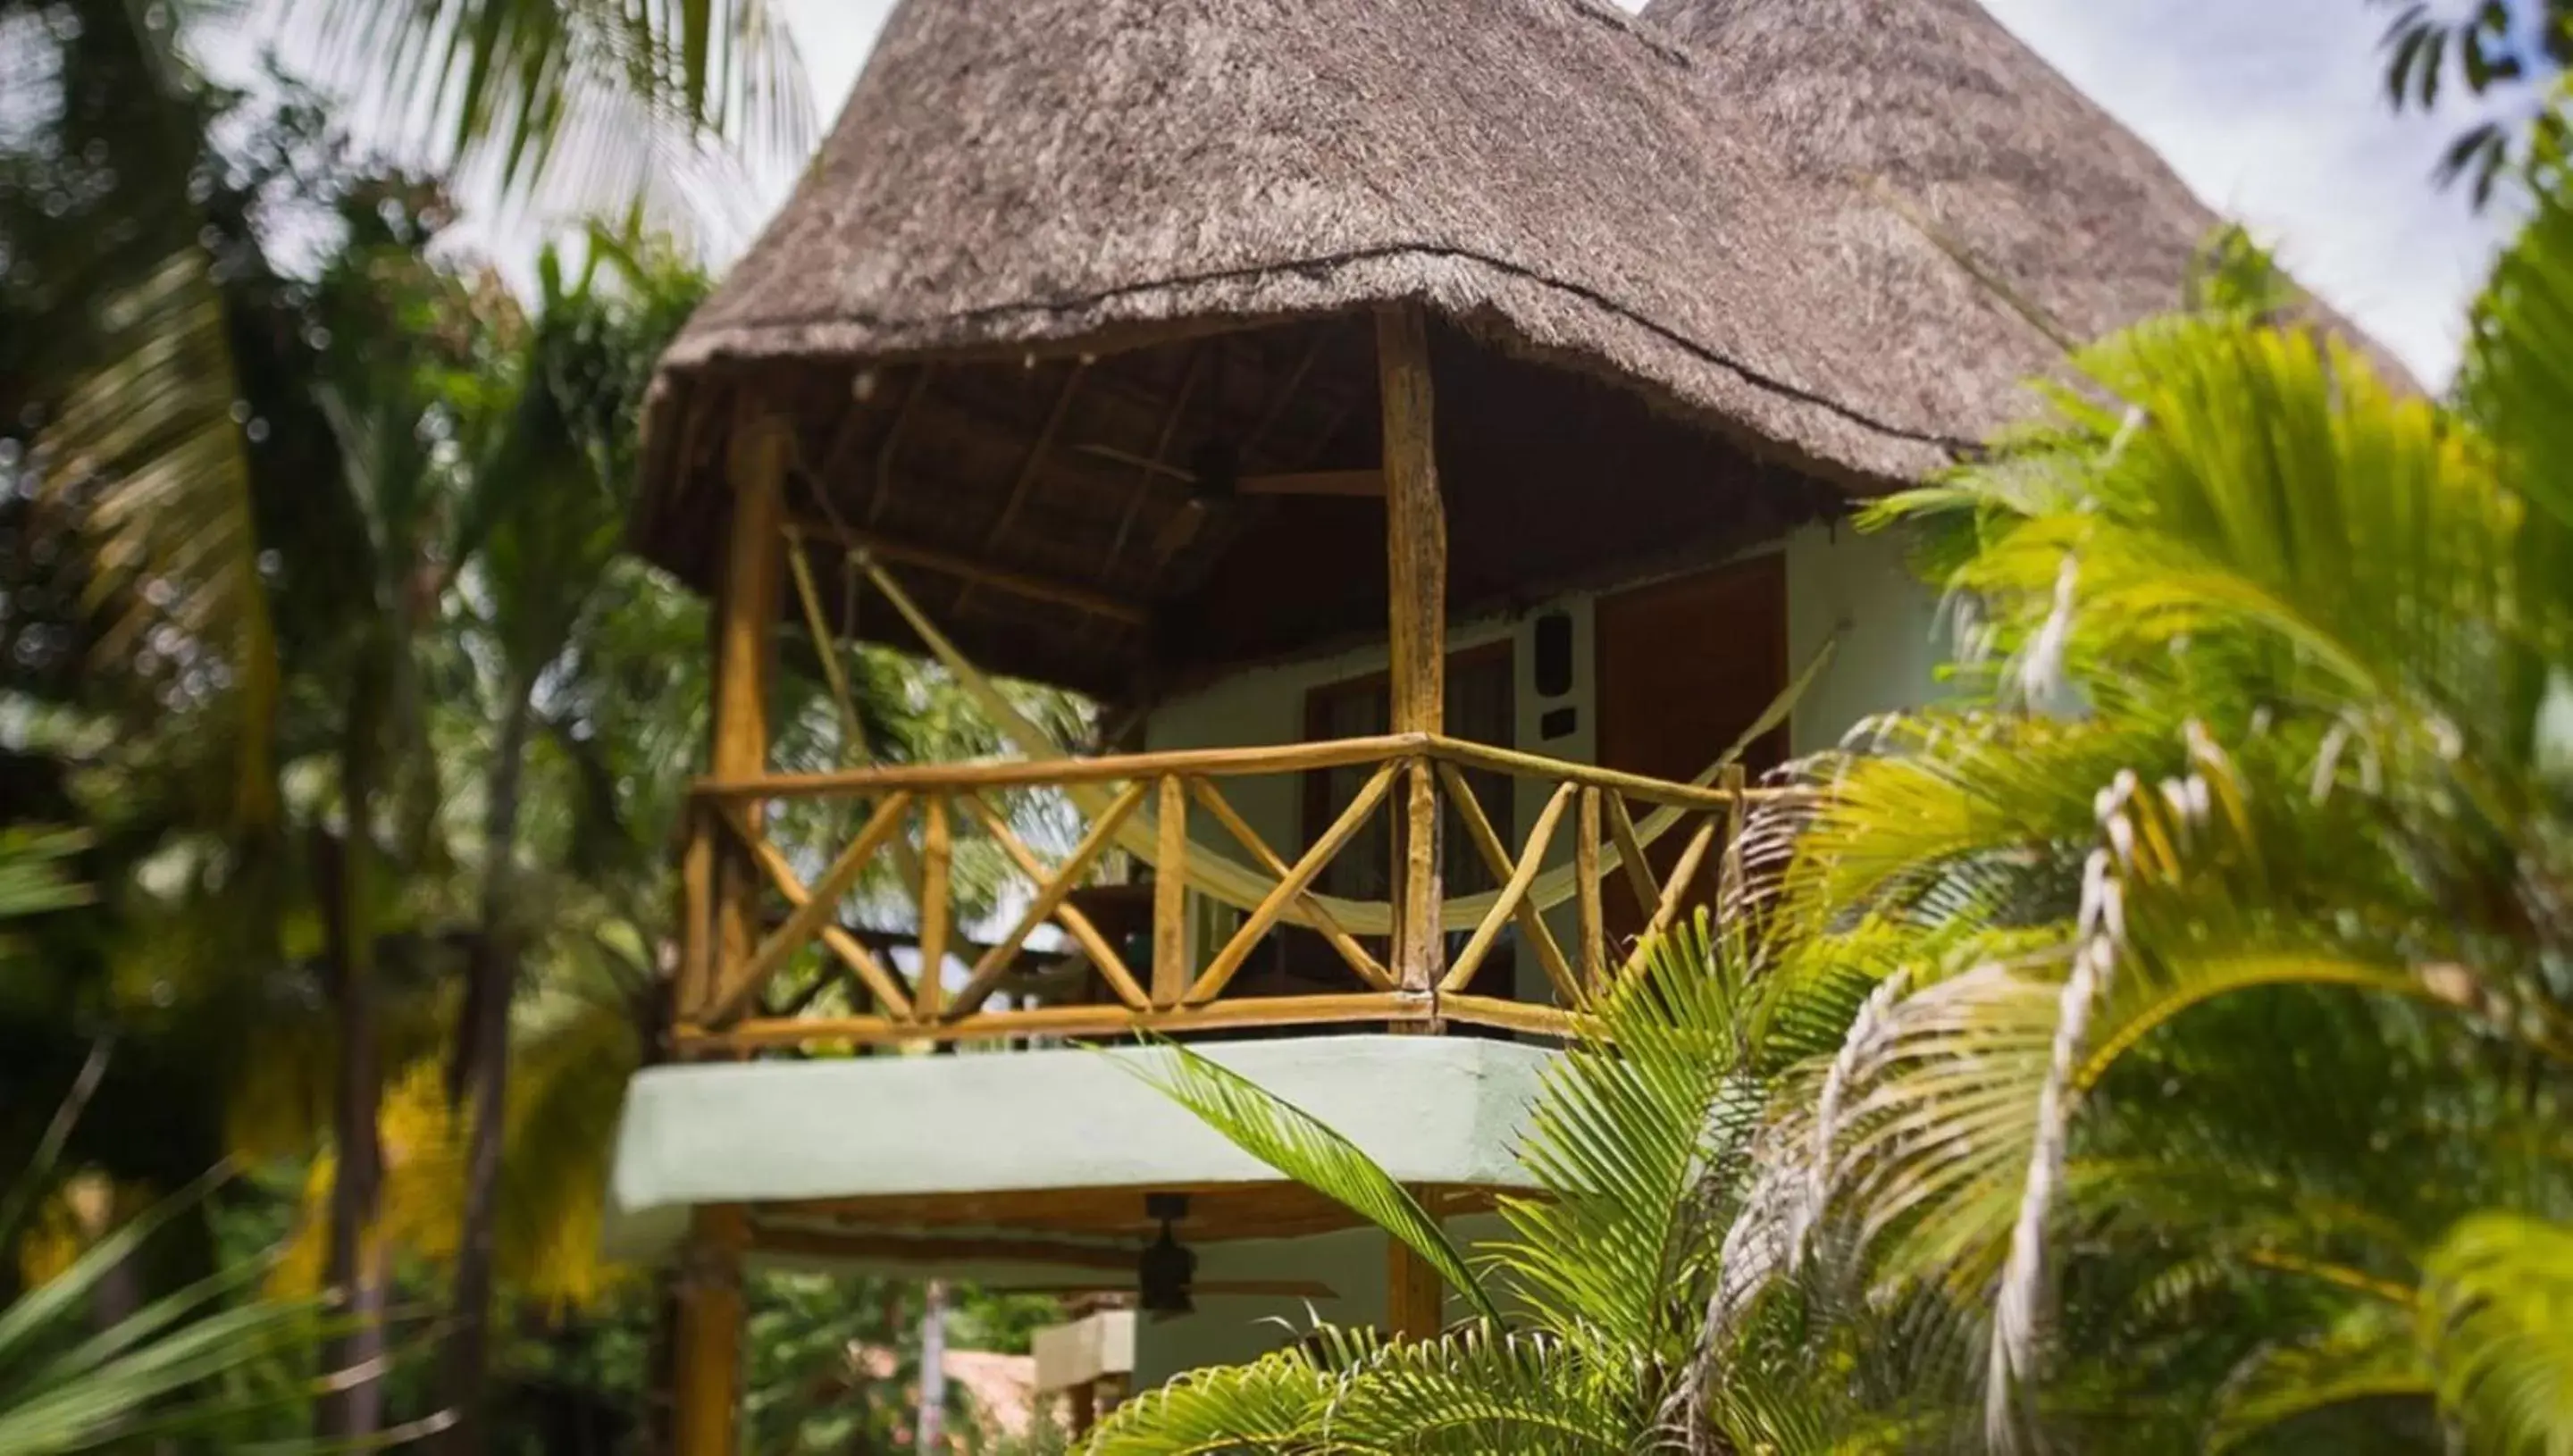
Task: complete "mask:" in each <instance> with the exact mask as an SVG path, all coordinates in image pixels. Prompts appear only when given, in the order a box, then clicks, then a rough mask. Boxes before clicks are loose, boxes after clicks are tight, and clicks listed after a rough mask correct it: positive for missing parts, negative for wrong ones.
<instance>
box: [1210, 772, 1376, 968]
mask: <svg viewBox="0 0 2573 1456" xmlns="http://www.w3.org/2000/svg"><path fill="white" fill-rule="evenodd" d="M1189 792H1190V794H1191V795H1193V796H1194V797H1195V798H1196V799H1197V801H1198V802H1199V803H1200V804H1203V805H1205V806H1206V811H1207V812H1208V813H1209V814H1212V815H1214V816H1215V821H1216V822H1217V823H1218V824H1221V825H1223V826H1224V827H1225V832H1226V833H1228V834H1231V835H1232V836H1233V837H1234V840H1235V841H1236V842H1237V843H1239V844H1240V845H1241V846H1242V847H1243V848H1244V849H1246V850H1249V851H1250V852H1251V857H1252V858H1253V859H1254V860H1256V861H1258V862H1259V864H1260V867H1261V868H1262V869H1264V870H1267V871H1268V872H1269V873H1271V874H1273V875H1275V876H1277V877H1278V878H1279V879H1280V880H1281V881H1284V880H1285V879H1286V878H1287V862H1286V861H1285V860H1284V859H1282V858H1280V857H1279V854H1278V851H1276V850H1274V849H1271V848H1270V847H1269V841H1268V840H1266V839H1263V838H1261V836H1260V831H1259V830H1256V829H1254V828H1252V827H1251V823H1250V821H1249V820H1246V819H1244V818H1243V817H1242V815H1241V814H1240V813H1239V812H1237V811H1236V810H1235V809H1234V807H1233V802H1232V801H1231V800H1229V799H1227V798H1225V797H1224V794H1223V792H1222V791H1220V790H1219V789H1217V788H1216V786H1215V782H1214V781H1213V780H1211V779H1197V778H1193V779H1191V780H1189ZM1295 904H1296V905H1297V906H1298V907H1299V908H1301V909H1302V910H1303V912H1304V913H1305V915H1306V916H1307V917H1308V918H1309V919H1310V920H1311V921H1312V923H1313V929H1314V930H1316V931H1318V932H1319V933H1320V934H1321V937H1322V939H1323V940H1325V941H1328V942H1329V943H1330V946H1331V949H1332V950H1334V951H1337V952H1339V953H1340V959H1341V960H1343V961H1346V962H1347V963H1348V965H1349V969H1350V970H1352V971H1355V972H1356V973H1357V974H1358V979H1359V980H1361V981H1364V982H1365V983H1366V984H1368V985H1369V986H1372V987H1374V988H1376V989H1377V990H1378V991H1391V990H1393V977H1392V976H1391V975H1389V974H1388V973H1387V972H1386V971H1385V969H1384V967H1382V966H1380V965H1378V964H1377V963H1376V959H1375V957H1373V956H1370V955H1368V954H1367V953H1366V947H1364V946H1361V945H1359V944H1358V943H1357V939H1356V938H1355V937H1353V936H1351V935H1350V934H1349V933H1348V932H1347V931H1345V930H1342V929H1341V928H1340V923H1339V922H1338V921H1336V920H1333V919H1332V918H1331V913H1330V912H1329V911H1327V910H1324V909H1323V908H1322V904H1321V902H1320V901H1318V900H1315V899H1314V898H1313V896H1312V892H1310V891H1305V892H1303V893H1300V894H1298V895H1297V896H1296V897H1295Z"/></svg>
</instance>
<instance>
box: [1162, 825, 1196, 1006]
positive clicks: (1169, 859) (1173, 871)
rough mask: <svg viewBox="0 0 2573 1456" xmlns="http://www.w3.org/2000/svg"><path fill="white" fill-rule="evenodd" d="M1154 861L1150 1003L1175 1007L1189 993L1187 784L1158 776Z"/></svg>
mask: <svg viewBox="0 0 2573 1456" xmlns="http://www.w3.org/2000/svg"><path fill="white" fill-rule="evenodd" d="M1160 792H1161V798H1160V803H1159V807H1158V809H1157V811H1156V812H1157V813H1159V814H1160V816H1161V819H1160V822H1159V824H1158V826H1157V828H1158V829H1159V831H1160V839H1159V844H1158V851H1159V855H1158V858H1159V862H1158V863H1157V864H1155V865H1154V866H1153V1005H1155V1006H1157V1007H1164V1008H1169V1007H1175V1006H1178V1005H1179V1004H1180V999H1181V998H1182V997H1184V996H1187V995H1188V994H1189V921H1188V913H1189V882H1188V866H1189V787H1188V784H1187V782H1186V781H1185V780H1183V779H1182V778H1181V777H1180V776H1179V775H1178V774H1164V775H1162V782H1161V786H1160Z"/></svg>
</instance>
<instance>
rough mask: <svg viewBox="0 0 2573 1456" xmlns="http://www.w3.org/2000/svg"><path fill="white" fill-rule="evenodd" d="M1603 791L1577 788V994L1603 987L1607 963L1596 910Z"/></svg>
mask: <svg viewBox="0 0 2573 1456" xmlns="http://www.w3.org/2000/svg"><path fill="white" fill-rule="evenodd" d="M1602 792H1603V791H1602V790H1600V789H1599V788H1598V787H1596V786H1595V785H1589V784H1585V785H1583V786H1582V789H1581V812H1580V815H1579V817H1578V819H1577V820H1576V821H1575V824H1574V827H1573V835H1572V879H1573V890H1574V896H1573V898H1574V900H1575V901H1576V903H1577V906H1578V911H1577V916H1578V919H1579V922H1580V926H1581V947H1580V949H1581V993H1582V995H1583V996H1584V997H1585V998H1587V997H1593V996H1597V995H1598V994H1599V993H1600V992H1601V991H1603V990H1605V989H1606V988H1605V986H1604V985H1602V982H1601V978H1602V977H1603V976H1604V975H1605V974H1606V968H1607V965H1608V940H1607V931H1606V928H1605V926H1604V925H1603V923H1602V917H1601V916H1600V913H1599V795H1600V794H1601V793H1602Z"/></svg>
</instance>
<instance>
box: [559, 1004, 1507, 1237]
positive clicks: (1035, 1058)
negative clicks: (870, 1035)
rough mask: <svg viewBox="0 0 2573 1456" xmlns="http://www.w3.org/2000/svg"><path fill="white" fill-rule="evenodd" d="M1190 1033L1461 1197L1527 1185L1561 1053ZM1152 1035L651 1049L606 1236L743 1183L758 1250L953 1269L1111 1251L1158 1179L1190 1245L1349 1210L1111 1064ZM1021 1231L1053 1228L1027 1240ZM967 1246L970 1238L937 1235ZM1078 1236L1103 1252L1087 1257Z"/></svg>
mask: <svg viewBox="0 0 2573 1456" xmlns="http://www.w3.org/2000/svg"><path fill="white" fill-rule="evenodd" d="M1201 1050H1202V1051H1203V1052H1204V1053H1205V1055H1207V1056H1208V1057H1210V1058H1212V1059H1213V1060H1215V1061H1217V1062H1219V1063H1221V1064H1223V1065H1224V1066H1227V1067H1229V1068H1232V1069H1233V1070H1234V1071H1236V1072H1239V1073H1241V1074H1243V1075H1244V1076H1246V1077H1249V1078H1250V1079H1252V1080H1253V1081H1254V1082H1257V1083H1258V1084H1260V1085H1261V1086H1262V1087H1264V1088H1267V1089H1269V1090H1270V1091H1272V1092H1277V1093H1279V1094H1280V1095H1282V1096H1284V1097H1286V1098H1287V1100H1288V1101H1290V1102H1293V1103H1294V1104H1296V1105H1297V1106H1300V1107H1303V1108H1304V1109H1306V1110H1307V1111H1309V1112H1311V1113H1313V1114H1314V1115H1315V1116H1317V1117H1319V1118H1320V1119H1321V1120H1322V1121H1324V1122H1326V1123H1328V1124H1329V1125H1330V1126H1332V1127H1333V1128H1335V1129H1337V1130H1338V1131H1340V1132H1341V1133H1343V1134H1345V1135H1347V1136H1348V1137H1350V1138H1351V1139H1352V1140H1354V1141H1355V1142H1356V1143H1357V1144H1358V1145H1359V1146H1360V1147H1361V1148H1363V1149H1364V1150H1365V1151H1366V1152H1367V1153H1368V1154H1369V1155H1370V1156H1372V1157H1373V1158H1375V1159H1376V1161H1377V1162H1378V1163H1380V1164H1382V1165H1383V1166H1384V1167H1385V1168H1386V1169H1387V1170H1388V1171H1389V1172H1391V1173H1392V1174H1393V1175H1394V1176H1395V1177H1397V1178H1399V1179H1401V1180H1402V1181H1403V1182H1405V1183H1408V1184H1413V1185H1416V1186H1421V1187H1426V1188H1429V1189H1433V1190H1439V1191H1441V1192H1442V1193H1444V1194H1446V1195H1447V1196H1445V1197H1444V1198H1443V1199H1442V1200H1441V1201H1442V1203H1443V1205H1444V1206H1445V1208H1446V1209H1447V1210H1448V1211H1455V1212H1463V1211H1466V1210H1468V1209H1470V1208H1472V1207H1474V1206H1476V1205H1478V1204H1480V1203H1483V1202H1485V1201H1487V1200H1488V1197H1489V1194H1490V1193H1491V1192H1492V1191H1494V1190H1507V1189H1511V1188H1517V1187H1523V1186H1525V1185H1526V1178H1525V1175H1524V1174H1523V1173H1522V1172H1521V1171H1520V1170H1519V1167H1518V1165H1517V1162H1516V1160H1515V1158H1514V1157H1513V1155H1512V1149H1513V1148H1514V1147H1515V1145H1516V1144H1517V1142H1518V1139H1519V1137H1520V1135H1521V1133H1522V1131H1523V1130H1524V1128H1525V1125H1526V1115H1527V1107H1528V1105H1529V1103H1530V1101H1531V1100H1532V1098H1533V1097H1534V1095H1535V1092H1536V1088H1537V1080H1538V1077H1539V1076H1540V1074H1541V1072H1542V1070H1543V1068H1544V1066H1545V1064H1546V1062H1547V1061H1548V1060H1549V1059H1550V1058H1551V1057H1553V1056H1554V1055H1556V1054H1554V1053H1552V1052H1549V1051H1547V1050H1545V1049H1542V1048H1538V1047H1531V1046H1522V1045H1518V1044H1514V1043H1508V1042H1499V1041H1492V1040H1487V1039H1481V1038H1467V1037H1431V1036H1349V1037H1297V1038H1282V1039H1278V1040H1274V1041H1249V1042H1232V1043H1224V1044H1218V1045H1213V1046H1209V1047H1206V1048H1203V1049H1201ZM1157 1055H1161V1054H1157V1053H1155V1052H1152V1051H1149V1050H1140V1049H1121V1050H1117V1051H1107V1052H1101V1051H1082V1050H1056V1051H1037V1052H1012V1053H989V1054H968V1055H962V1056H947V1057H929V1056H908V1057H871V1058H860V1059H850V1060H842V1061H809V1062H759V1063H723V1064H696V1065H691V1066H678V1067H660V1068H653V1069H650V1070H648V1071H646V1072H644V1073H642V1074H641V1075H640V1076H638V1077H637V1078H635V1080H634V1082H633V1084H632V1085H631V1086H630V1087H629V1088H628V1089H627V1091H626V1096H625V1111H624V1117H623V1120H622V1124H621V1125H620V1127H619V1130H618V1136H617V1148H616V1164H615V1170H614V1173H613V1176H612V1181H611V1187H610V1200H609V1201H610V1208H611V1213H610V1219H609V1226H608V1233H607V1238H608V1243H609V1246H610V1250H611V1252H613V1253H615V1254H616V1255H618V1256H620V1257H624V1258H629V1259H632V1258H650V1257H653V1256H656V1255H658V1254H660V1253H663V1252H665V1251H666V1250H667V1249H668V1248H669V1247H670V1246H671V1245H672V1244H673V1243H674V1242H675V1241H676V1239H677V1237H678V1235H679V1234H680V1233H681V1231H682V1230H683V1229H684V1228H685V1226H686V1222H687V1214H688V1210H689V1209H690V1208H691V1207H692V1206H695V1205H698V1204H705V1203H743V1204H749V1205H752V1207H753V1210H754V1214H755V1216H756V1217H757V1218H758V1219H759V1220H760V1223H761V1226H762V1228H763V1229H765V1230H767V1233H765V1234H764V1235H763V1236H762V1237H761V1238H760V1239H759V1240H758V1241H757V1242H756V1243H755V1247H756V1246H759V1245H762V1244H764V1245H766V1246H767V1247H768V1248H769V1250H770V1251H771V1252H775V1253H784V1254H786V1255H789V1256H793V1255H798V1254H805V1255H821V1254H823V1253H824V1251H825V1249H826V1248H828V1247H833V1246H836V1247H840V1248H845V1249H846V1250H848V1251H849V1257H847V1258H844V1259H842V1260H840V1261H841V1262H851V1263H864V1264H873V1263H878V1262H885V1263H893V1264H901V1263H910V1264H915V1265H938V1266H950V1267H953V1266H957V1265H960V1264H976V1265H979V1264H984V1263H995V1262H996V1263H1006V1264H1016V1265H1018V1266H1020V1267H1022V1268H1026V1267H1027V1266H1031V1265H1048V1264H1063V1265H1065V1266H1066V1267H1067V1268H1071V1267H1079V1266H1081V1265H1082V1264H1085V1263H1088V1264H1092V1265H1093V1266H1095V1267H1109V1266H1122V1263H1123V1262H1124V1261H1125V1260H1126V1259H1127V1258H1128V1257H1130V1255H1131V1251H1132V1250H1133V1249H1134V1248H1135V1247H1136V1245H1137V1240H1138V1239H1139V1237H1141V1236H1142V1235H1144V1234H1145V1233H1146V1232H1147V1231H1148V1230H1149V1229H1150V1227H1151V1225H1150V1223H1149V1221H1148V1220H1147V1219H1146V1218H1145V1217H1144V1216H1143V1214H1144V1196H1143V1195H1144V1194H1145V1193H1147V1192H1151V1191H1165V1190H1168V1191H1187V1192H1189V1193H1191V1194H1192V1200H1191V1216H1190V1218H1189V1220H1188V1221H1187V1223H1186V1224H1185V1225H1184V1233H1185V1236H1186V1237H1187V1238H1188V1239H1189V1240H1190V1241H1191V1242H1193V1243H1204V1242H1215V1241H1222V1240H1226V1239H1244V1238H1277V1237H1286V1236H1293V1235H1298V1234H1305V1233H1312V1232H1317V1231H1322V1230H1326V1229H1330V1228H1334V1227H1344V1226H1346V1225H1347V1224H1348V1223H1349V1222H1351V1221H1352V1220H1351V1219H1350V1218H1349V1216H1348V1215H1347V1214H1346V1213H1345V1212H1344V1210H1341V1209H1339V1208H1338V1207H1337V1205H1335V1204H1331V1203H1329V1202H1328V1201H1327V1200H1323V1199H1321V1198H1319V1197H1318V1196H1316V1195H1313V1194H1310V1193H1308V1192H1305V1191H1304V1190H1303V1189H1301V1188H1298V1187H1296V1186H1294V1185H1293V1184H1290V1183H1287V1182H1285V1181H1283V1180H1281V1179H1280V1178H1279V1177H1278V1176H1277V1175H1276V1173H1274V1172H1273V1171H1271V1170H1270V1169H1269V1168H1268V1167H1267V1166H1266V1165H1265V1164H1263V1163H1261V1162H1260V1161H1259V1160H1257V1159H1256V1158H1253V1157H1252V1156H1251V1155H1250V1154H1248V1153H1245V1152H1243V1151H1242V1150H1241V1149H1239V1148H1237V1147H1235V1146H1234V1145H1233V1144H1232V1143H1231V1142H1229V1141H1227V1140H1225V1139H1224V1138H1223V1137H1222V1136H1221V1135H1219V1134H1218V1133H1216V1132H1215V1131H1213V1130H1212V1129H1210V1128H1208V1127H1207V1126H1205V1125H1204V1124H1203V1123H1201V1122H1199V1121H1198V1119H1197V1118H1196V1117H1195V1116H1194V1115H1192V1114H1191V1113H1190V1112H1189V1111H1188V1110H1187V1109H1185V1108H1183V1107H1181V1106H1180V1105H1179V1104H1178V1103H1176V1102H1173V1101H1171V1100H1170V1099H1168V1098H1167V1097H1165V1096H1163V1095H1162V1093H1160V1092H1157V1091H1155V1090H1154V1089H1153V1088H1152V1087H1150V1086H1148V1085H1147V1084H1145V1083H1144V1082H1143V1081H1142V1080H1141V1079H1139V1078H1137V1077H1136V1076H1134V1075H1133V1073H1132V1072H1131V1071H1130V1070H1129V1068H1127V1067H1121V1066H1120V1065H1118V1064H1119V1063H1120V1062H1132V1061H1133V1060H1135V1059H1138V1058H1150V1057H1153V1056H1157ZM1032 1233H1033V1234H1042V1235H1044V1236H1045V1240H1046V1241H1043V1242H1040V1241H1036V1240H1027V1239H1024V1237H1023V1236H1024V1235H1028V1234H1032ZM798 1234H804V1235H809V1236H806V1237H801V1238H799V1237H798V1236H797V1235H798ZM1010 1235H1019V1236H1022V1241H1021V1242H1020V1243H1015V1244H1014V1243H1013V1242H1011V1240H1010V1238H1009V1236H1010ZM914 1240H917V1242H916V1243H915V1242H914ZM967 1240H979V1242H975V1243H972V1244H970V1245H969V1244H968V1242H967ZM835 1241H836V1243H835ZM969 1247H970V1250H971V1251H972V1253H973V1254H974V1256H973V1257H962V1256H961V1255H960V1256H959V1257H939V1256H933V1253H932V1251H933V1250H936V1249H941V1248H953V1249H957V1250H967V1249H969ZM1050 1250H1051V1251H1053V1252H1055V1253H1070V1254H1072V1255H1074V1257H1071V1258H1069V1259H1065V1258H1058V1257H1053V1256H1050V1255H1049V1251H1050ZM1084 1250H1095V1252H1096V1253H1097V1255H1098V1258H1097V1259H1095V1260H1092V1259H1086V1258H1082V1257H1079V1254H1080V1253H1081V1252H1082V1251H1084ZM906 1251H910V1252H912V1253H915V1254H916V1257H906V1256H905V1254H906ZM957 1271H959V1272H962V1269H961V1268H959V1269H957Z"/></svg>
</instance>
